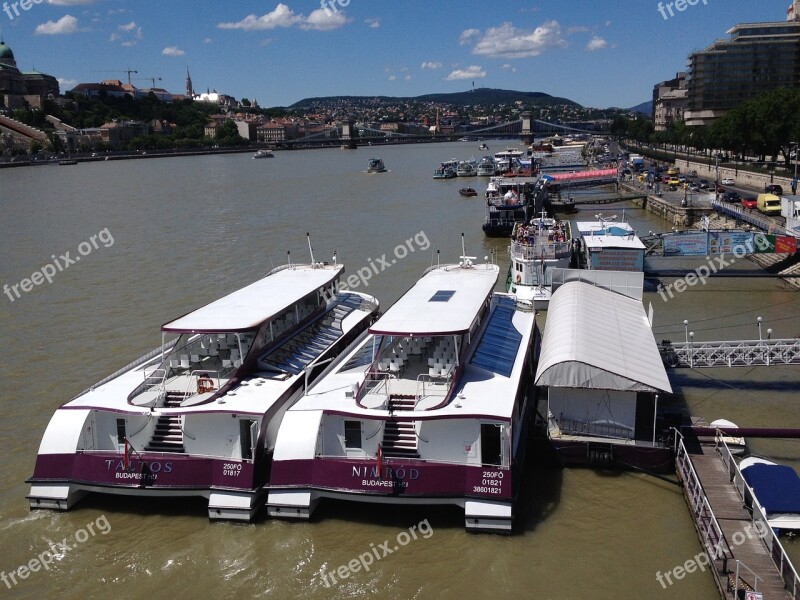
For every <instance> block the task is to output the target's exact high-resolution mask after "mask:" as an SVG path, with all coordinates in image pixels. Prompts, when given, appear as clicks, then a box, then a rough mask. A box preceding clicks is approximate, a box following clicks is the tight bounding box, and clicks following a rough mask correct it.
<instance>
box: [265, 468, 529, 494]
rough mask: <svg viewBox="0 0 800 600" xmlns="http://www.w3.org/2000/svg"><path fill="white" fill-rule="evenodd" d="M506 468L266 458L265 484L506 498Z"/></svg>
mask: <svg viewBox="0 0 800 600" xmlns="http://www.w3.org/2000/svg"><path fill="white" fill-rule="evenodd" d="M512 479H513V478H512V476H511V469H508V468H502V467H495V466H488V467H478V466H467V465H443V464H438V463H429V462H425V461H413V460H404V461H402V462H399V461H398V462H394V461H392V460H391V459H386V460H384V461H383V463H382V464H381V466H380V468H379V467H378V464H377V462H376V461H375V460H348V459H330V458H326V459H313V460H283V461H274V462H273V463H272V476H271V481H270V485H269V487H271V488H284V487H291V488H297V487H302V488H317V489H328V490H336V491H343V492H351V493H356V494H377V495H382V496H419V497H427V496H448V497H453V496H455V497H475V498H491V499H495V500H503V501H509V500H511V498H512Z"/></svg>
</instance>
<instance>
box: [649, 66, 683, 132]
mask: <svg viewBox="0 0 800 600" xmlns="http://www.w3.org/2000/svg"><path fill="white" fill-rule="evenodd" d="M688 94H689V90H688V89H687V87H686V73H678V74H676V75H675V78H674V79H668V80H667V81H662V82H661V83H657V84H656V85H655V86H654V87H653V114H652V118H653V124H654V126H655V130H656V131H666V130H667V129H669V128H670V127H671V126H672V124H673V123H675V122H677V121H683V118H684V114H683V113H684V111H685V110H686V105H687V103H688Z"/></svg>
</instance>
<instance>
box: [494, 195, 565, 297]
mask: <svg viewBox="0 0 800 600" xmlns="http://www.w3.org/2000/svg"><path fill="white" fill-rule="evenodd" d="M509 254H510V256H511V264H510V265H509V268H508V277H507V278H506V290H507V291H508V292H509V293H510V294H514V295H516V297H517V298H518V299H519V300H521V301H523V302H529V303H531V304H532V305H533V307H534V308H535V309H536V310H546V309H547V305H548V303H549V302H550V296H551V295H552V292H551V286H552V283H553V269H555V268H566V267H569V265H570V261H571V260H572V255H573V240H572V232H571V229H570V224H569V221H561V220H559V219H554V218H549V217H548V216H547V213H546V212H544V211H542V215H541V216H540V217H537V218H535V219H532V220H531V221H530V223H517V224H516V225H514V230H513V232H512V233H511V245H510V246H509Z"/></svg>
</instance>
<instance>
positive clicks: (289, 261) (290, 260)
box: [286, 250, 292, 268]
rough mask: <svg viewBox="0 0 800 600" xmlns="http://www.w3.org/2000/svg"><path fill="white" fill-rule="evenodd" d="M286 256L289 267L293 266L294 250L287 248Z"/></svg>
mask: <svg viewBox="0 0 800 600" xmlns="http://www.w3.org/2000/svg"><path fill="white" fill-rule="evenodd" d="M286 258H287V262H288V263H289V268H291V266H292V251H291V250H287V251H286Z"/></svg>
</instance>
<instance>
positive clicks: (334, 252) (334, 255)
mask: <svg viewBox="0 0 800 600" xmlns="http://www.w3.org/2000/svg"><path fill="white" fill-rule="evenodd" d="M338 259H339V252H338V251H337V250H334V251H333V266H334V267H335V266H336V261H337V260H338Z"/></svg>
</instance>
